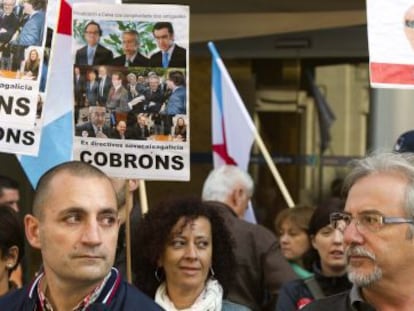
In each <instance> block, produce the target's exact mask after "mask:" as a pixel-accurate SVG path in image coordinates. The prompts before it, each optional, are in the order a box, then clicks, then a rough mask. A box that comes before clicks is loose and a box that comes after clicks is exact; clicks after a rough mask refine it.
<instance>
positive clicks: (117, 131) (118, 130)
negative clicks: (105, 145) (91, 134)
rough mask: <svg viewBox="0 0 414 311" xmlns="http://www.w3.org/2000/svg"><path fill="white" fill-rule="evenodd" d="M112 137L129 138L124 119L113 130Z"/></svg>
mask: <svg viewBox="0 0 414 311" xmlns="http://www.w3.org/2000/svg"><path fill="white" fill-rule="evenodd" d="M110 138H115V139H128V135H127V125H126V122H125V121H123V120H120V121H118V123H117V124H116V127H115V128H114V129H113V130H112V131H111V135H110Z"/></svg>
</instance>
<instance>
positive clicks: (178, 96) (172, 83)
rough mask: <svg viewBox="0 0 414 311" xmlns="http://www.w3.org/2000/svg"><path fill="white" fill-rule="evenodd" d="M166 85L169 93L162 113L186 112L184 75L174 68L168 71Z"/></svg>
mask: <svg viewBox="0 0 414 311" xmlns="http://www.w3.org/2000/svg"><path fill="white" fill-rule="evenodd" d="M167 87H168V89H169V90H171V95H170V97H169V98H168V100H167V104H166V107H165V110H164V111H163V113H164V114H168V115H176V114H186V113H187V105H186V103H187V88H186V86H185V77H184V74H183V73H182V72H181V71H178V70H175V71H170V72H169V73H168V80H167Z"/></svg>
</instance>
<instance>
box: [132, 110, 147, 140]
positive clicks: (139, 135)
mask: <svg viewBox="0 0 414 311" xmlns="http://www.w3.org/2000/svg"><path fill="white" fill-rule="evenodd" d="M136 120H137V121H136V124H135V125H134V126H133V127H132V128H130V129H129V130H128V131H127V132H128V138H129V139H136V140H146V139H147V138H148V137H149V136H150V131H149V128H148V118H147V116H146V115H145V113H139V114H138V115H137V117H136Z"/></svg>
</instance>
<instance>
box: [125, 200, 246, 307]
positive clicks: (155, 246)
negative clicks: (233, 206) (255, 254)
mask: <svg viewBox="0 0 414 311" xmlns="http://www.w3.org/2000/svg"><path fill="white" fill-rule="evenodd" d="M134 236H135V237H136V241H135V242H134V243H133V245H134V248H136V251H135V252H133V254H134V256H133V268H134V271H135V273H136V282H135V283H136V286H137V287H138V288H140V289H141V290H142V291H143V292H144V293H146V294H147V295H149V296H151V297H154V299H155V302H157V303H158V304H159V305H160V306H161V307H163V308H164V309H165V310H167V311H175V310H212V311H213V310H214V311H221V310H248V309H245V308H243V306H236V305H235V304H234V303H230V302H228V301H225V300H223V297H225V295H226V293H227V291H228V284H229V283H230V282H231V280H232V278H233V275H234V273H235V271H234V268H235V265H234V254H233V245H232V239H231V234H230V232H229V231H228V229H227V227H226V225H225V223H224V221H223V219H222V218H221V217H220V216H219V214H218V213H217V212H216V211H215V209H214V208H210V207H209V205H208V203H205V202H202V201H201V200H200V199H196V198H179V199H170V200H166V201H165V202H161V203H160V204H159V205H157V206H155V207H153V208H151V209H150V210H149V211H148V213H147V214H146V215H145V217H144V218H143V220H142V221H141V222H140V223H139V226H138V227H137V230H136V233H135V234H134Z"/></svg>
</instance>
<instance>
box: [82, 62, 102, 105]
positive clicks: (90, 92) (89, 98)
mask: <svg viewBox="0 0 414 311" xmlns="http://www.w3.org/2000/svg"><path fill="white" fill-rule="evenodd" d="M87 77H88V80H87V81H86V89H85V95H86V105H87V106H96V105H97V104H98V87H99V84H98V81H97V80H96V71H95V70H89V71H88V73H87Z"/></svg>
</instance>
